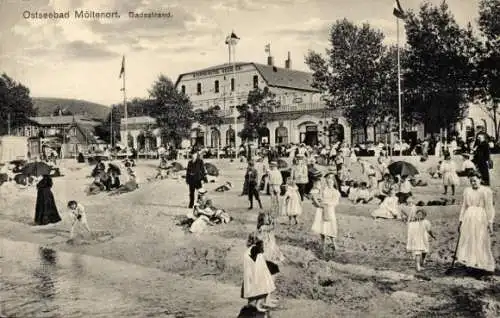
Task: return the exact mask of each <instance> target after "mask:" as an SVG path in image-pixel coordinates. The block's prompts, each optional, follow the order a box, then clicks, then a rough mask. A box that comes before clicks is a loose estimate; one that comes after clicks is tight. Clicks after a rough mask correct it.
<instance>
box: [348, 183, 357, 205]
mask: <svg viewBox="0 0 500 318" xmlns="http://www.w3.org/2000/svg"><path fill="white" fill-rule="evenodd" d="M358 192H359V186H358V183H357V182H353V183H352V184H351V186H350V187H349V194H348V195H347V199H348V200H349V201H351V202H352V203H356V201H357V200H358Z"/></svg>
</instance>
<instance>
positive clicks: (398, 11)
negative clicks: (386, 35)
mask: <svg viewBox="0 0 500 318" xmlns="http://www.w3.org/2000/svg"><path fill="white" fill-rule="evenodd" d="M392 14H394V16H395V17H396V18H398V19H404V18H405V17H406V14H405V11H404V10H403V8H402V7H401V4H400V3H399V0H395V1H394V9H393V10H392Z"/></svg>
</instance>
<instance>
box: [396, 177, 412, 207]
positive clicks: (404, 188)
mask: <svg viewBox="0 0 500 318" xmlns="http://www.w3.org/2000/svg"><path fill="white" fill-rule="evenodd" d="M412 189H413V186H412V185H411V180H410V177H409V176H403V177H402V178H401V182H400V183H399V192H398V193H397V194H396V195H397V197H398V198H399V203H405V202H406V199H407V198H408V197H410V196H411V195H412V192H411V191H412Z"/></svg>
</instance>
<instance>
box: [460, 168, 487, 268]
mask: <svg viewBox="0 0 500 318" xmlns="http://www.w3.org/2000/svg"><path fill="white" fill-rule="evenodd" d="M469 180H470V183H471V186H470V187H467V188H466V189H465V190H464V199H463V204H462V209H461V211H460V219H459V220H460V223H459V226H458V230H459V232H460V235H459V237H460V241H459V242H458V249H457V255H456V260H457V262H459V263H462V264H463V265H465V266H467V267H469V268H472V269H473V271H474V270H475V271H477V272H478V274H479V273H481V272H482V273H484V272H494V271H495V259H494V258H493V253H492V250H491V239H490V235H493V219H494V218H495V208H494V207H493V193H492V191H491V189H490V188H489V187H486V186H482V185H481V175H480V174H479V173H477V172H476V173H475V174H473V175H472V176H471V177H470V179H469ZM482 273H481V274H482Z"/></svg>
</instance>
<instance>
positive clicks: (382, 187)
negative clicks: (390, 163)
mask: <svg viewBox="0 0 500 318" xmlns="http://www.w3.org/2000/svg"><path fill="white" fill-rule="evenodd" d="M392 187H393V181H392V177H391V175H390V174H388V173H386V174H384V178H383V180H382V181H381V182H380V183H379V184H378V195H377V198H378V199H379V200H380V202H382V201H384V199H385V198H386V197H387V195H388V194H389V191H390V190H391V188H392Z"/></svg>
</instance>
